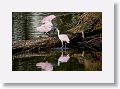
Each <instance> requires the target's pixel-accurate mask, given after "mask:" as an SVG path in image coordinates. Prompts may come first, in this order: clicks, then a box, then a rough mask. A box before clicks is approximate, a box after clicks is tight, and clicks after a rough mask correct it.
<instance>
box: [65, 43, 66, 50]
mask: <svg viewBox="0 0 120 89" xmlns="http://www.w3.org/2000/svg"><path fill="white" fill-rule="evenodd" d="M65 50H66V42H65Z"/></svg>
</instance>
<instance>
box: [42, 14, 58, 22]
mask: <svg viewBox="0 0 120 89" xmlns="http://www.w3.org/2000/svg"><path fill="white" fill-rule="evenodd" d="M54 18H56V16H55V15H49V16H47V17H45V18H43V19H42V20H41V23H43V24H46V23H49V22H52V20H53V19H54Z"/></svg>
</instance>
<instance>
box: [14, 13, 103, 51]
mask: <svg viewBox="0 0 120 89" xmlns="http://www.w3.org/2000/svg"><path fill="white" fill-rule="evenodd" d="M101 20H102V18H101V13H94V12H93V13H89V12H88V13H83V14H82V15H80V16H78V23H77V25H76V26H75V27H72V28H71V29H69V30H67V31H66V33H67V34H68V36H69V38H70V41H71V42H72V41H73V40H75V39H78V38H79V39H78V40H77V41H79V42H80V41H82V42H83V43H84V44H85V46H88V47H94V46H97V45H99V44H100V46H101V43H102V38H101V34H102V21H101ZM81 31H84V33H85V39H84V40H82V36H81ZM96 34H98V36H97V37H95V35H96ZM57 44H61V43H60V40H59V39H58V37H57V36H55V37H39V38H34V39H30V40H22V41H17V42H13V44H12V49H13V52H19V51H23V50H32V49H35V48H47V47H54V46H55V45H57ZM70 44H71V43H70ZM92 45H94V46H92ZM100 46H99V47H100ZM18 50H19V51H18Z"/></svg>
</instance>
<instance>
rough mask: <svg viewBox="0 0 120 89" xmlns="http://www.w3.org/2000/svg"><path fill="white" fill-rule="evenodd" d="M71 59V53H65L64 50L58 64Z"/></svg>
mask: <svg viewBox="0 0 120 89" xmlns="http://www.w3.org/2000/svg"><path fill="white" fill-rule="evenodd" d="M69 59H70V56H69V54H68V55H63V52H62V54H61V56H60V57H59V58H58V66H59V65H60V63H64V62H68V60H69Z"/></svg>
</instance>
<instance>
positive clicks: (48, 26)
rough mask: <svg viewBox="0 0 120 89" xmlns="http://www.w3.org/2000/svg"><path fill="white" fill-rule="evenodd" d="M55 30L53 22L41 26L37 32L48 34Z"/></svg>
mask: <svg viewBox="0 0 120 89" xmlns="http://www.w3.org/2000/svg"><path fill="white" fill-rule="evenodd" d="M52 28H53V24H52V23H51V22H49V23H46V24H42V25H41V26H39V27H37V28H36V31H37V32H41V33H47V32H49V31H51V30H52Z"/></svg>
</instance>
